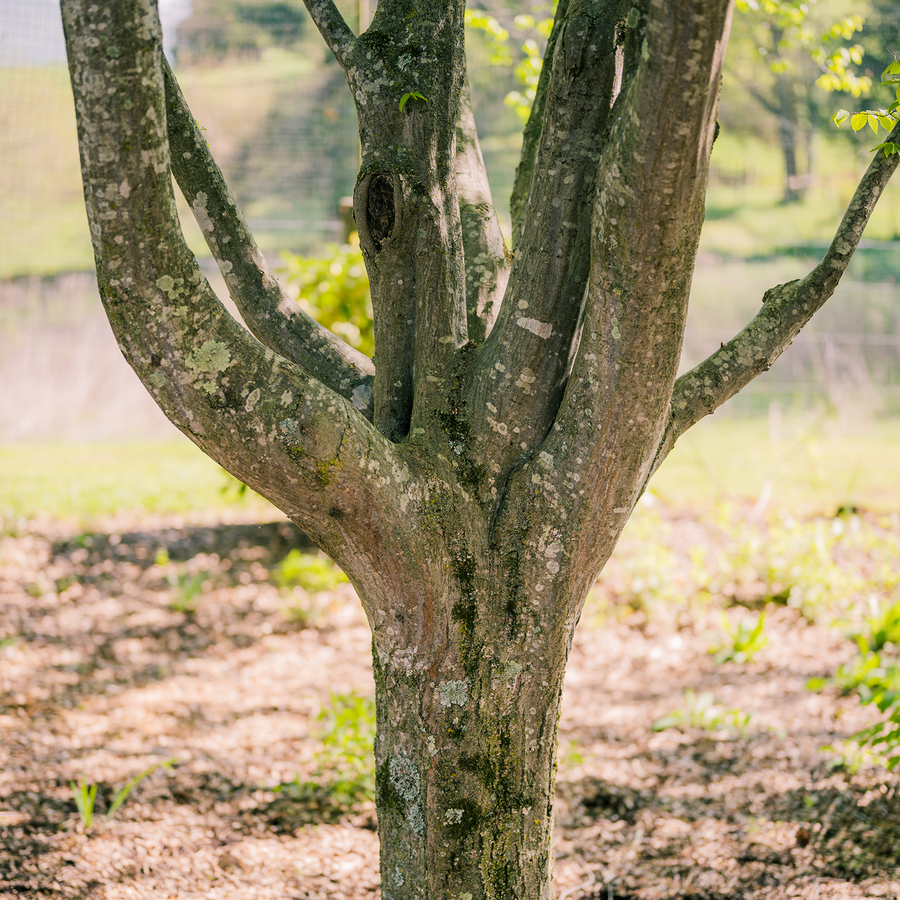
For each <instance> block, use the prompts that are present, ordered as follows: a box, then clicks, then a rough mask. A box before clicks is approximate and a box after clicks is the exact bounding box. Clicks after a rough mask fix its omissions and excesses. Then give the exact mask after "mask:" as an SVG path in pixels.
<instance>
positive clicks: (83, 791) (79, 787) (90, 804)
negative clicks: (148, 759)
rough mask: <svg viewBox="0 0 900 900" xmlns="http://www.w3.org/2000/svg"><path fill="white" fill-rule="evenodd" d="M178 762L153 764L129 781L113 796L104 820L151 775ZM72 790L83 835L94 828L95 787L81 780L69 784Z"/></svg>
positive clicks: (115, 811) (114, 812)
mask: <svg viewBox="0 0 900 900" xmlns="http://www.w3.org/2000/svg"><path fill="white" fill-rule="evenodd" d="M178 762H179V760H178V759H175V758H173V759H167V760H165V761H164V762H158V763H154V764H153V765H152V766H150V767H149V768H147V769H144V771H143V772H141V773H140V774H139V775H135V777H134V778H132V779H131V781H129V782H128V784H126V785H125V786H124V787H120V788H119V790H117V791H116V792H115V794H113V798H112V802H111V803H110V804H109V808H108V809H107V810H106V820H107V821H109V820H110V819H111V818H112V817H113V816H114V815H115V814H116V813H117V812H118V810H119V807H120V806H121V805H122V804H123V803H124V802H125V801H126V800H127V799H128V796H129V794H130V793H131V792H132V791H133V790H134V789H135V788H136V787H137V786H138V785H139V784H140V783H141V782H142V781H143V780H144V779H145V778H147V777H148V776H150V775H152V774H153V773H154V772H155V771H156V770H157V769H166V770H171V768H172V766H174V765H176V764H177V763H178ZM69 787H70V788H71V790H72V798H73V799H74V800H75V806H76V807H78V817H79V818H80V819H81V826H82V828H83V829H84V831H85V833H87V832H89V831H90V830H91V828H93V826H94V804H95V802H96V800H97V785H96V784H88V783H87V782H86V781H85V780H84V778H82V779H81V780H80V781H79V783H78V784H75V782H74V781H70V782H69Z"/></svg>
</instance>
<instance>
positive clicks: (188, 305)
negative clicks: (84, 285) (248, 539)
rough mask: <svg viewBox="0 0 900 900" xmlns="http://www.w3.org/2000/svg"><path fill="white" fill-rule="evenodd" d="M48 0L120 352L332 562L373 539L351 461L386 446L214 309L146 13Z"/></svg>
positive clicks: (365, 485) (375, 501)
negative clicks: (187, 215)
mask: <svg viewBox="0 0 900 900" xmlns="http://www.w3.org/2000/svg"><path fill="white" fill-rule="evenodd" d="M62 11H63V21H64V26H65V33H66V43H67V49H68V53H69V68H70V73H71V81H72V88H73V92H74V95H75V108H76V115H77V123H78V136H79V150H80V154H81V167H82V175H83V179H84V187H85V203H86V208H87V213H88V221H89V223H90V229H91V236H92V240H93V246H94V256H95V260H96V266H97V276H98V285H99V288H100V295H101V298H102V300H103V304H104V307H105V309H106V312H107V316H108V318H109V320H110V323H111V324H112V326H113V330H114V332H115V334H116V338H117V341H118V343H119V347H120V348H121V350H122V353H123V355H124V356H125V358H126V359H127V360H128V362H129V364H130V365H131V366H132V368H133V369H134V370H135V372H136V373H137V374H138V376H139V377H140V378H141V380H142V381H143V383H144V385H145V386H146V387H147V389H148V390H149V391H150V393H151V394H152V395H153V396H154V398H155V399H156V401H157V403H158V404H159V405H160V407H161V408H162V409H163V411H164V412H165V413H166V415H167V417H168V418H169V419H170V420H171V421H172V422H173V423H175V425H176V426H177V427H178V428H179V429H180V430H181V431H182V432H184V433H185V434H186V435H187V436H188V437H189V438H190V439H191V440H192V441H193V442H194V443H195V444H197V445H198V446H199V447H200V448H201V449H202V450H203V451H204V452H206V453H207V454H208V455H209V456H211V457H212V458H213V459H215V460H216V461H217V462H218V463H219V464H220V465H222V466H223V467H224V468H226V469H227V470H228V471H230V472H231V473H232V474H234V475H235V476H236V477H238V478H240V479H241V480H242V481H244V482H245V483H247V484H248V485H250V486H251V487H252V488H254V489H255V490H257V491H259V492H260V493H261V494H263V495H264V496H266V497H267V498H268V499H270V500H271V501H272V502H273V503H275V504H276V505H277V506H279V507H280V508H281V509H282V510H284V512H285V513H287V515H289V516H290V517H291V518H292V519H293V520H294V521H295V522H297V523H298V524H299V525H300V526H301V527H302V528H303V529H304V530H305V531H307V533H308V534H309V535H310V536H311V537H312V538H313V540H314V541H316V543H317V544H318V545H319V546H321V547H323V549H326V550H327V551H329V552H332V553H334V554H335V555H336V558H338V559H339V560H340V559H341V558H344V559H346V558H347V557H348V554H352V553H353V552H354V550H353V548H354V547H355V548H357V550H358V548H359V547H360V546H371V545H372V544H373V543H377V542H378V541H379V540H387V538H385V537H384V535H383V534H381V533H379V525H378V523H377V522H374V521H373V520H372V518H371V516H369V515H367V514H364V515H362V516H360V515H356V514H350V515H344V512H348V511H350V512H351V513H353V512H354V511H356V510H358V509H360V508H361V509H362V510H364V511H365V510H368V509H370V508H371V509H383V508H385V506H386V505H387V503H388V502H389V496H388V493H387V492H386V491H385V490H383V488H382V485H381V483H380V482H379V481H377V480H375V479H372V478H371V477H370V475H371V473H368V474H367V472H366V471H365V470H363V469H362V468H361V467H360V465H359V464H358V463H359V459H360V458H362V457H364V456H365V457H368V458H371V459H374V460H375V462H374V463H373V466H376V464H377V465H380V466H385V467H386V468H387V469H390V467H391V465H396V460H394V459H393V458H392V457H391V447H390V445H389V444H388V442H386V441H384V440H383V439H381V438H380V436H379V435H378V434H377V433H376V432H375V431H374V429H372V427H371V426H370V425H369V423H368V422H366V420H365V419H364V418H363V417H362V416H361V415H360V414H359V413H358V412H357V411H356V410H355V409H354V407H353V406H352V405H351V404H350V403H348V402H347V401H345V400H344V399H342V398H341V397H339V396H338V395H337V394H336V393H335V392H334V391H332V390H330V389H329V388H327V387H325V386H324V385H323V384H322V383H321V382H319V381H318V380H316V379H315V378H313V377H312V376H310V375H309V374H308V373H306V372H304V371H303V370H301V369H300V368H298V367H297V366H295V365H294V364H292V363H290V362H289V361H287V360H285V359H284V358H282V357H281V356H278V355H277V354H275V353H273V352H272V351H271V350H266V349H265V348H264V347H262V346H261V345H260V344H259V343H258V342H257V341H256V340H255V339H254V338H253V337H252V336H251V335H250V334H249V333H248V332H247V331H246V330H245V329H244V328H243V327H241V326H240V325H239V324H238V323H237V322H236V321H235V320H234V319H233V318H232V317H231V316H230V315H228V313H227V311H226V310H225V309H224V308H223V307H222V305H221V303H220V302H219V300H218V298H217V297H216V296H215V294H214V292H213V291H212V289H211V288H210V286H209V284H208V283H207V282H206V279H205V278H204V277H203V274H202V272H201V271H200V269H199V267H198V266H197V263H196V260H195V259H194V257H193V255H192V254H191V252H190V250H189V248H188V247H187V244H186V243H185V241H184V238H183V235H182V234H181V230H180V227H179V223H178V214H177V210H176V206H175V197H174V193H173V189H172V181H171V177H170V169H169V150H168V140H167V126H166V108H165V89H164V84H163V74H162V62H161V60H162V48H161V37H160V29H159V22H158V18H157V17H156V15H153V14H151V15H148V5H147V4H146V3H145V2H134V0H121V2H118V3H116V4H113V5H110V4H97V3H94V2H93V0H63V2H62ZM154 12H155V10H154ZM98 35H102V39H100V38H98V37H97V36H98ZM354 528H356V529H358V530H357V531H355V532H354V531H353V529H354ZM357 569H359V565H357Z"/></svg>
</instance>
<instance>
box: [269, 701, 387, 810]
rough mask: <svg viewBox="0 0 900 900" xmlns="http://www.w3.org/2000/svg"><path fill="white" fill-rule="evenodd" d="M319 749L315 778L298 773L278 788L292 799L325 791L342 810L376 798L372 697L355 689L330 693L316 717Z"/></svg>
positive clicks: (373, 704)
mask: <svg viewBox="0 0 900 900" xmlns="http://www.w3.org/2000/svg"><path fill="white" fill-rule="evenodd" d="M318 722H319V723H320V730H319V733H318V737H319V739H320V740H321V741H322V752H321V753H320V754H319V756H318V766H317V768H316V771H315V772H314V773H313V775H314V778H315V781H305V782H301V781H300V779H299V776H298V777H297V778H296V779H295V780H294V781H293V782H290V783H288V784H283V785H281V786H280V787H279V788H277V789H276V790H280V791H283V792H285V793H286V794H288V795H289V796H291V797H293V798H294V799H304V798H307V797H310V796H315V795H317V794H318V795H320V794H322V793H324V794H325V795H326V796H327V798H328V800H329V802H330V803H331V804H332V805H334V806H337V807H339V808H341V809H352V808H353V807H356V806H358V805H359V804H361V803H365V802H371V801H372V800H374V798H375V759H374V756H373V752H374V746H375V700H374V698H372V697H364V696H361V695H360V694H357V693H355V692H351V693H349V694H332V695H331V703H330V705H329V706H328V707H325V708H323V709H322V711H321V712H320V713H319V716H318Z"/></svg>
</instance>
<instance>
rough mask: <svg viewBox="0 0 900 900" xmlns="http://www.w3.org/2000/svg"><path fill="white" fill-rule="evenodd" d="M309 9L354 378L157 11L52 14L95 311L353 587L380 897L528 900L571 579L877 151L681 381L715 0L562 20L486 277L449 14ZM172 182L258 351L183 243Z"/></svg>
mask: <svg viewBox="0 0 900 900" xmlns="http://www.w3.org/2000/svg"><path fill="white" fill-rule="evenodd" d="M306 2H307V7H308V9H309V11H310V14H311V15H312V17H313V19H314V21H315V22H316V24H317V26H318V27H319V29H320V31H321V33H322V35H323V37H324V39H325V41H326V43H327V44H328V46H329V47H330V48H331V50H332V52H333V53H334V55H335V57H336V58H337V60H338V62H339V63H340V65H341V66H342V68H343V70H344V72H345V74H346V77H347V81H348V84H349V87H350V89H351V91H352V93H353V95H354V98H355V100H356V105H357V111H358V116H359V123H360V135H361V141H362V167H361V170H360V176H359V180H358V183H357V186H356V191H355V198H354V204H355V214H356V222H357V225H358V226H359V231H360V240H361V244H362V247H363V252H364V256H365V260H366V265H367V267H368V271H369V275H370V282H371V285H372V293H373V306H374V309H375V315H376V331H375V339H376V351H375V360H374V363H373V361H371V360H368V359H366V358H365V357H362V356H361V355H360V354H356V353H354V352H352V351H350V350H349V348H345V347H344V346H343V345H341V344H340V342H337V341H335V340H334V338H333V337H332V336H330V335H328V334H327V333H326V332H324V330H323V329H321V328H320V327H319V326H318V325H317V324H316V323H315V322H313V321H312V320H310V319H308V318H306V317H304V316H302V315H300V314H298V311H297V310H296V309H294V308H293V307H292V306H291V304H290V303H289V302H288V301H287V300H286V298H285V297H284V296H283V295H282V294H281V292H280V290H279V289H278V286H277V284H276V283H275V282H274V280H273V279H272V277H271V275H270V274H269V272H268V270H267V268H266V265H265V261H264V260H263V259H262V257H261V255H260V254H259V251H258V249H257V248H256V246H255V244H254V242H253V239H252V236H251V235H250V234H249V231H248V230H247V228H246V224H245V222H244V220H243V218H242V217H241V215H240V212H239V210H238V208H237V204H236V202H235V199H234V197H233V196H232V195H231V193H230V192H229V191H228V189H227V186H226V185H225V183H224V180H223V179H222V177H221V173H220V172H219V171H218V168H217V167H216V166H215V164H214V162H213V161H212V159H211V157H210V155H209V153H208V148H206V146H205V142H204V141H203V139H202V135H200V134H199V132H198V131H197V129H196V127H195V125H194V123H193V117H192V116H191V114H190V110H189V109H188V107H187V104H186V102H185V100H184V98H183V97H182V96H181V94H180V91H179V90H178V88H177V84H176V83H175V79H174V77H173V76H172V74H171V72H170V71H169V70H168V67H167V66H166V65H165V63H164V60H163V58H162V52H161V39H160V30H159V21H158V17H157V14H156V6H155V2H153V0H117V2H116V3H113V4H97V3H95V2H94V0H62V9H63V20H64V27H65V32H66V41H67V47H68V52H69V66H70V72H71V79H72V87H73V93H74V96H75V105H76V113H77V120H78V130H79V147H80V153H81V166H82V174H83V179H84V187H85V201H86V207H87V211H88V220H89V223H90V228H91V236H92V240H93V246H94V255H95V261H96V266H97V273H98V283H99V287H100V292H101V297H102V300H103V303H104V306H105V309H106V311H107V314H108V316H109V319H110V322H111V324H112V327H113V330H114V332H115V334H116V337H117V339H118V341H119V345H120V347H121V348H122V352H123V354H124V355H125V357H126V359H127V360H128V361H129V363H130V364H131V365H132V367H133V368H134V370H135V372H136V373H137V375H138V376H139V377H140V378H141V380H142V381H143V382H144V384H145V385H146V387H147V389H148V390H149V391H150V392H151V393H152V394H153V396H154V397H155V398H156V400H157V402H158V403H159V405H160V406H161V408H162V409H163V410H164V412H165V413H166V415H167V416H168V417H169V418H170V419H171V420H172V421H173V422H174V423H175V424H176V425H177V426H178V427H179V428H180V429H181V430H182V431H183V432H184V433H185V434H186V435H188V437H190V439H191V440H193V441H194V442H195V443H196V444H197V445H198V446H199V447H200V448H201V449H202V450H204V451H205V452H206V453H208V454H209V455H210V456H212V457H213V458H214V459H215V460H216V461H217V462H219V463H220V464H221V465H222V466H223V467H225V468H226V469H227V470H228V471H230V472H231V473H232V474H234V475H235V476H237V477H238V478H240V479H241V480H242V481H244V482H246V483H247V484H249V485H250V486H251V487H252V488H254V490H256V491H258V492H259V493H260V494H262V495H263V496H265V497H267V498H269V499H270V500H271V501H272V502H273V503H274V504H276V505H277V506H278V507H280V508H281V509H282V510H284V512H285V513H286V514H287V515H288V516H289V517H290V518H291V519H292V520H293V521H294V522H296V523H297V524H298V525H299V526H300V527H301V528H303V529H304V531H306V533H307V534H308V535H309V536H310V537H311V538H312V540H313V541H314V542H315V543H316V544H317V545H318V546H319V547H321V548H322V549H323V550H325V551H326V552H327V553H329V554H330V555H331V556H332V557H333V558H334V559H335V560H336V562H337V563H338V564H339V565H340V566H341V567H342V568H343V569H344V571H345V572H346V573H347V575H348V577H349V578H350V580H351V582H352V583H353V585H354V586H355V588H356V590H357V592H358V593H359V596H360V599H361V601H362V604H363V608H364V610H365V612H366V616H367V618H368V621H369V624H370V626H371V629H372V635H373V660H374V666H375V675H376V690H377V709H378V713H377V715H378V737H377V740H376V764H377V772H376V785H377V806H378V816H379V836H380V840H381V847H382V891H383V894H384V896H385V898H386V900H421V897H423V896H427V897H431V898H435V900H437V898H446V900H520V898H523V897H529V898H530V897H537V898H549V896H550V890H551V874H552V873H551V860H552V855H551V846H550V840H551V835H552V797H553V778H554V770H555V752H556V725H557V719H558V715H559V704H560V693H561V689H562V682H563V677H564V672H565V663H566V658H567V655H568V652H569V648H570V646H571V641H572V636H573V633H574V629H575V625H576V623H577V622H578V619H579V616H580V614H581V608H582V604H583V603H584V599H585V597H586V595H587V592H588V590H589V588H590V586H591V584H592V583H593V581H594V579H595V578H596V576H597V574H598V573H599V571H600V570H601V568H602V567H603V565H604V564H605V563H606V561H607V559H608V558H609V556H610V554H611V553H612V551H613V548H614V547H615V544H616V541H617V539H618V536H619V534H620V533H621V530H622V528H623V527H624V525H625V522H626V521H627V519H628V515H629V514H630V512H631V510H632V508H633V507H634V504H635V503H636V501H637V499H638V498H639V496H640V494H641V492H642V491H643V490H644V488H645V486H646V483H647V479H648V478H649V477H650V475H651V474H652V472H653V471H655V469H656V468H657V467H658V466H659V464H660V463H661V462H662V460H663V459H664V458H665V456H666V454H667V453H668V452H669V450H671V448H672V446H673V445H674V442H675V441H676V440H677V438H678V437H679V436H680V435H681V434H682V433H683V432H684V431H685V430H687V428H689V427H690V426H691V425H692V424H694V422H696V421H697V420H698V419H699V418H701V417H702V416H703V415H707V414H709V413H710V412H712V411H713V410H714V409H715V408H716V407H717V406H718V405H720V404H721V403H723V402H724V401H725V400H726V399H727V398H728V397H729V396H731V394H732V393H734V392H735V391H736V390H738V389H739V388H740V387H742V386H743V385H744V384H746V383H747V382H748V381H749V380H750V379H751V378H753V377H755V375H757V374H759V372H760V371H762V370H763V369H765V368H767V367H768V365H769V364H771V361H772V360H774V358H775V357H777V355H778V354H779V353H780V352H781V351H782V350H783V349H784V347H785V346H787V344H788V343H789V342H790V340H791V339H792V338H793V336H794V335H795V334H796V333H797V332H798V331H799V328H800V327H802V325H803V324H804V323H805V322H806V321H807V320H808V318H809V316H811V315H812V313H813V312H814V311H815V309H817V308H818V307H819V306H821V304H822V303H824V301H825V300H826V299H827V297H828V296H830V294H831V293H832V292H833V291H834V288H835V286H836V284H837V281H838V280H839V278H840V276H841V274H842V273H843V271H844V270H845V269H846V265H847V263H848V262H849V259H850V256H852V253H853V250H854V248H855V247H856V245H857V243H858V241H859V239H860V236H861V235H862V231H863V228H864V226H865V223H866V222H867V221H868V218H869V216H870V215H871V212H872V209H873V207H874V202H875V199H876V198H877V196H878V195H879V194H880V193H881V191H882V190H883V188H884V186H885V185H886V184H887V180H888V179H889V178H890V176H891V174H892V173H893V171H894V169H895V168H896V165H897V159H898V157H892V158H891V159H885V158H883V157H882V156H880V155H879V157H878V158H877V159H876V160H875V161H873V163H872V166H871V167H870V170H869V172H868V173H867V175H866V176H865V178H864V179H863V182H862V184H861V185H860V189H859V191H858V192H857V196H856V197H855V198H854V201H853V204H852V205H851V208H850V210H848V213H847V216H846V217H845V220H844V222H843V223H842V225H841V228H840V229H839V231H838V235H837V237H836V238H835V242H834V243H833V245H832V247H831V249H830V250H829V253H828V254H827V255H826V258H825V260H823V262H822V264H821V265H820V266H819V267H817V268H816V269H815V270H814V272H812V273H811V274H810V275H809V276H808V277H807V278H806V279H803V280H801V281H799V282H793V283H791V284H789V285H782V286H779V287H778V288H775V289H773V290H772V291H771V292H769V293H768V294H767V295H766V298H765V303H764V307H763V310H762V311H761V312H760V315H759V316H758V317H757V319H756V320H754V322H753V323H751V324H750V325H749V326H748V327H747V329H745V331H744V332H742V333H741V334H740V335H738V336H737V337H736V338H735V339H734V341H732V342H730V343H729V344H728V345H725V346H723V348H722V349H721V350H720V351H719V352H718V353H716V354H714V355H713V356H712V357H710V359H709V360H707V361H706V362H704V363H702V364H701V365H700V366H699V367H698V368H697V369H695V370H694V371H693V372H691V373H688V374H687V375H684V376H682V377H681V378H680V379H678V380H677V381H676V371H677V366H678V361H679V354H680V348H681V339H682V333H683V329H684V322H685V318H686V313H687V301H688V295H689V291H690V281H691V275H692V271H693V264H694V258H695V256H696V250H697V244H698V240H699V235H700V228H701V225H702V221H703V211H704V194H705V185H706V176H707V168H708V161H709V153H710V150H711V146H712V140H713V135H714V127H715V112H716V103H717V98H718V89H719V77H720V72H721V66H722V58H723V53H724V47H725V43H726V41H727V36H728V29H729V23H730V15H731V8H730V4H729V2H727V0H689V2H684V3H662V2H657V0H638V2H637V3H634V4H626V3H619V2H617V0H600V2H598V3H590V2H588V0H562V2H561V3H560V4H559V12H558V18H557V22H556V23H555V25H554V29H553V34H552V35H551V40H550V42H549V49H548V55H547V58H546V60H545V65H544V73H543V74H542V77H541V82H540V85H539V88H538V100H537V102H536V104H535V111H534V113H533V115H532V121H531V123H530V124H529V130H528V132H527V134H526V140H525V143H524V146H523V154H522V163H521V165H520V167H519V174H518V176H517V181H516V193H515V197H514V211H513V213H514V214H513V219H514V223H515V226H514V227H515V231H516V253H515V260H514V262H513V265H512V267H511V268H510V269H509V271H508V272H507V256H506V253H505V252H501V250H502V248H501V245H500V238H499V230H498V229H497V227H496V215H495V214H494V211H493V209H492V206H491V198H490V193H489V191H488V190H487V189H486V184H487V182H486V176H485V174H484V171H483V161H482V160H481V155H480V152H478V150H477V147H478V145H477V136H476V135H475V133H474V121H473V119H472V117H471V115H470V111H469V108H468V102H467V98H466V89H465V84H466V80H465V65H464V55H463V5H462V2H461V0H459V2H458V0H451V2H450V3H449V4H448V3H447V2H445V0H440V2H439V0H381V2H380V3H379V5H378V8H377V11H376V14H375V17H374V19H373V21H372V24H371V26H370V27H369V29H368V30H367V31H366V32H365V33H364V34H363V35H361V36H359V37H357V36H355V35H354V34H353V33H352V32H351V30H350V29H349V28H348V27H347V25H346V23H344V21H343V19H342V18H341V16H340V14H339V12H338V10H337V8H336V7H335V6H334V3H333V2H332V0H306ZM416 95H418V96H416ZM897 131H898V129H894V132H893V133H892V136H891V138H890V139H891V140H898V137H897ZM171 174H174V176H175V177H176V179H177V181H178V184H179V186H180V188H181V190H182V191H183V192H184V194H185V196H186V198H187V200H188V202H189V204H190V205H191V208H192V210H193V212H194V215H195V218H196V219H197V221H198V223H199V224H200V226H201V228H202V229H203V231H204V234H205V235H206V238H207V242H208V244H209V246H210V248H211V250H212V252H213V254H214V256H215V258H216V260H217V262H218V264H219V267H220V269H221V271H222V272H223V274H224V276H225V278H226V282H227V284H228V287H229V290H230V291H231V293H232V296H234V298H235V301H236V302H237V303H238V305H239V307H240V308H241V310H242V313H243V315H244V316H245V319H246V321H247V324H248V326H249V327H250V329H251V330H252V332H253V334H252V335H251V334H249V333H248V332H247V331H246V330H244V329H243V328H242V327H241V326H239V325H238V324H237V323H236V322H234V321H233V320H232V319H231V318H230V316H229V315H228V314H227V312H226V311H225V310H224V308H223V307H222V305H221V304H220V303H219V301H218V299H217V298H216V297H215V295H214V294H213V292H212V291H211V289H210V288H209V285H208V284H207V283H206V280H205V278H204V277H203V275H202V273H201V272H200V270H199V267H198V266H197V263H196V260H195V259H194V258H193V256H192V255H191V253H190V251H189V250H188V248H187V246H186V244H185V242H184V239H183V236H182V234H181V230H180V226H179V223H178V219H177V214H176V210H175V202H174V196H173V193H172V184H171V177H170V175H171Z"/></svg>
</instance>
